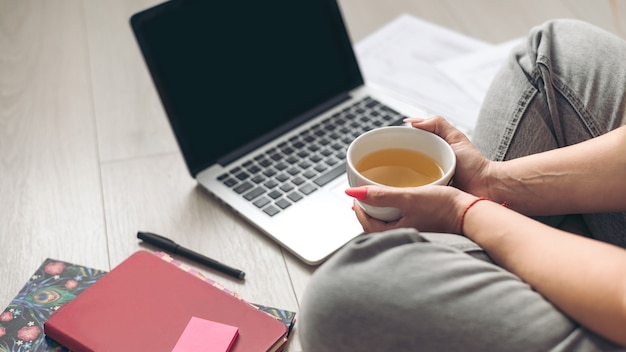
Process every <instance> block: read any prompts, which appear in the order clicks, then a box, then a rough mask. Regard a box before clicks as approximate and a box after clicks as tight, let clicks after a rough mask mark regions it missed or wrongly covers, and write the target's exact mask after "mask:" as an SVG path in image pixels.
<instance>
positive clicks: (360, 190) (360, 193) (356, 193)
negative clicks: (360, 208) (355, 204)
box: [346, 187, 367, 200]
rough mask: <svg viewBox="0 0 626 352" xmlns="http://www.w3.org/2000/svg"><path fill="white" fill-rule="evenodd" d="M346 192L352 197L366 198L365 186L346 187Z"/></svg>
mask: <svg viewBox="0 0 626 352" xmlns="http://www.w3.org/2000/svg"><path fill="white" fill-rule="evenodd" d="M346 194H347V195H349V196H350V197H352V198H356V199H359V200H362V199H365V198H367V188H365V187H355V188H348V189H346Z"/></svg>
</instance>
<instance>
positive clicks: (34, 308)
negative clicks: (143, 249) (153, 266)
mask: <svg viewBox="0 0 626 352" xmlns="http://www.w3.org/2000/svg"><path fill="white" fill-rule="evenodd" d="M154 254H156V255H157V256H159V257H160V258H161V259H163V260H165V261H167V262H170V263H171V264H173V265H176V266H178V267H180V268H181V269H182V270H185V271H187V272H189V273H190V274H192V275H195V276H197V277H199V278H201V279H203V280H205V281H207V283H209V284H211V285H213V286H216V287H219V288H221V289H222V290H224V291H226V292H228V293H230V294H231V295H233V296H235V297H238V298H240V299H242V298H241V297H240V296H239V295H238V294H237V293H235V292H232V291H229V290H228V289H226V288H225V287H223V286H221V285H220V284H218V283H217V282H215V281H213V280H211V279H209V278H206V277H204V276H203V275H202V274H201V273H199V272H197V271H195V270H193V269H191V268H189V267H186V266H185V265H182V264H181V263H179V262H177V261H175V260H173V259H172V258H171V257H170V256H169V255H168V254H166V253H163V252H155V253H154ZM106 273H107V272H106V271H103V270H98V269H92V268H88V267H85V266H81V265H76V264H72V263H68V262H64V261H60V260H55V259H50V258H48V259H46V260H45V261H44V262H43V263H42V264H41V266H40V267H39V268H38V269H37V271H35V273H34V274H33V275H32V276H31V277H30V279H29V280H28V282H26V284H25V285H24V287H23V288H22V289H21V290H20V292H19V293H18V295H17V296H16V297H15V298H14V299H13V301H11V303H10V304H9V306H8V307H6V308H5V309H4V311H2V313H0V352H42V351H59V352H69V351H68V349H67V348H65V347H63V346H61V345H59V344H58V343H56V342H55V341H53V340H51V339H48V338H46V336H45V335H44V333H43V323H44V322H45V321H46V320H48V318H49V317H50V316H51V315H52V314H53V313H54V312H56V311H57V310H58V309H59V308H61V306H63V305H64V304H65V303H68V302H69V301H71V300H72V299H74V298H75V297H76V296H78V295H79V294H80V293H81V292H83V291H84V290H85V289H87V288H88V287H89V286H91V285H92V284H93V283H95V282H96V281H97V280H98V279H99V278H101V277H102V276H103V275H104V274H106ZM242 300H243V299H242ZM250 304H252V305H253V306H255V307H257V308H258V309H259V310H262V311H264V312H266V313H267V314H270V315H272V316H274V317H275V318H276V319H278V320H280V321H281V322H283V323H284V324H285V325H287V327H288V328H289V331H291V329H292V328H293V325H294V324H295V314H296V313H295V312H292V311H288V310H285V309H280V308H274V307H267V306H263V305H259V304H254V303H250Z"/></svg>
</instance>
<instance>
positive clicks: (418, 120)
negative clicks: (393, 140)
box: [402, 117, 426, 123]
mask: <svg viewBox="0 0 626 352" xmlns="http://www.w3.org/2000/svg"><path fill="white" fill-rule="evenodd" d="M425 120H426V119H424V118H421V117H409V118H406V119H404V120H402V121H404V122H416V123H418V122H424V121H425Z"/></svg>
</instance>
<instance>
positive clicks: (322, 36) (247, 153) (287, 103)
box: [130, 0, 423, 265]
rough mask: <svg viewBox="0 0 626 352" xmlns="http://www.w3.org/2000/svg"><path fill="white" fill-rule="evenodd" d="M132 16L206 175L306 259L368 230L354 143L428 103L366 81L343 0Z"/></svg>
mask: <svg viewBox="0 0 626 352" xmlns="http://www.w3.org/2000/svg"><path fill="white" fill-rule="evenodd" d="M130 22H131V27H132V30H133V33H134V34H135V37H136V40H137V43H138V45H139V47H140V50H141V53H142V55H143V57H144V60H145V62H146V64H147V67H148V70H149V72H150V74H151V77H152V80H153V83H154V85H155V87H156V89H157V92H158V94H159V96H160V99H161V102H162V105H163V107H164V110H165V112H166V115H167V117H168V119H169V122H170V125H171V127H172V130H173V133H174V134H175V136H176V139H177V142H178V145H179V147H180V150H181V153H182V155H183V156H184V159H185V162H186V166H187V168H188V171H189V173H190V175H191V177H193V178H194V179H196V180H197V182H198V183H199V184H200V185H201V186H202V187H204V188H205V189H206V190H207V191H209V193H210V194H212V195H214V196H215V197H216V198H217V199H219V200H221V201H222V202H224V203H225V204H227V205H228V206H229V207H231V208H232V209H233V210H234V211H235V212H236V213H238V214H240V215H241V216H242V217H243V218H244V219H246V220H247V221H249V222H250V223H251V224H252V225H254V226H255V227H257V228H258V229H259V230H260V231H261V232H263V233H264V234H266V235H267V236H269V237H271V238H272V239H274V240H275V241H277V242H278V243H279V244H280V245H282V246H283V247H284V248H285V249H287V250H288V251H290V252H291V253H293V254H294V255H295V256H296V257H298V258H300V259H301V260H302V261H304V262H306V263H308V264H313V265H315V264H319V263H321V262H323V261H324V260H326V259H327V258H328V257H329V256H330V255H331V254H332V253H334V252H335V251H336V250H337V249H339V248H340V247H342V246H343V245H344V244H345V243H346V242H348V241H350V240H351V239H352V238H354V237H356V236H358V235H359V234H361V233H362V232H363V229H362V227H361V225H360V224H359V222H358V221H357V219H356V216H355V215H354V212H353V210H352V209H351V208H352V199H351V198H350V197H348V196H347V195H345V193H344V190H345V189H346V188H348V184H347V179H346V176H345V153H346V150H347V147H348V144H349V143H350V142H351V141H352V140H353V139H354V138H356V137H357V136H358V135H360V134H362V133H363V132H366V131H368V130H371V129H373V128H377V127H382V126H387V125H401V124H403V122H402V120H403V119H404V118H405V117H406V116H417V115H423V112H422V111H421V110H418V109H416V108H414V107H411V106H409V105H407V104H404V103H402V102H401V101H400V100H397V99H394V98H392V97H390V96H384V95H382V94H381V93H380V92H376V91H374V90H373V89H372V88H371V87H368V86H367V85H365V84H364V80H363V77H362V75H361V72H360V69H359V65H358V62H357V59H356V57H355V54H354V52H353V48H352V45H351V42H350V38H349V34H348V32H347V30H346V28H345V26H344V22H343V19H342V15H341V11H340V8H339V6H338V4H337V2H336V0H303V1H293V0H275V1H243V2H242V1H208V0H172V1H167V2H164V3H161V4H158V5H156V6H154V7H151V8H148V9H146V10H143V11H140V12H138V13H135V14H134V15H133V16H132V17H131V20H130Z"/></svg>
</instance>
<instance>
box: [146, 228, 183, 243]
mask: <svg viewBox="0 0 626 352" xmlns="http://www.w3.org/2000/svg"><path fill="white" fill-rule="evenodd" d="M150 236H152V237H157V238H159V239H161V240H163V241H166V242H169V243H171V244H176V242H174V241H173V240H171V239H169V238H167V237H165V236H161V235H157V234H156V233H152V232H143V231H139V232H137V238H139V239H141V240H144V241H145V240H146V238H147V237H150Z"/></svg>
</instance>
